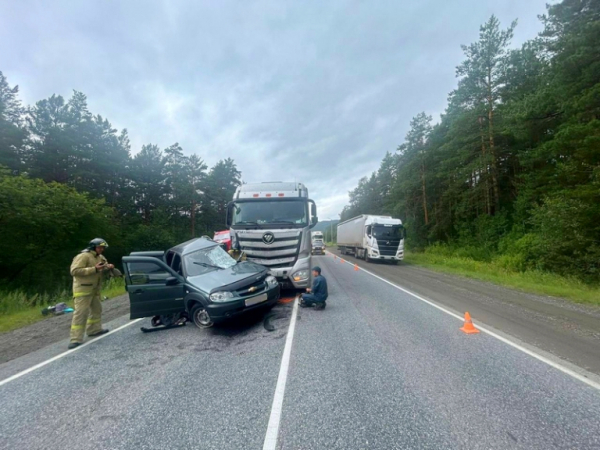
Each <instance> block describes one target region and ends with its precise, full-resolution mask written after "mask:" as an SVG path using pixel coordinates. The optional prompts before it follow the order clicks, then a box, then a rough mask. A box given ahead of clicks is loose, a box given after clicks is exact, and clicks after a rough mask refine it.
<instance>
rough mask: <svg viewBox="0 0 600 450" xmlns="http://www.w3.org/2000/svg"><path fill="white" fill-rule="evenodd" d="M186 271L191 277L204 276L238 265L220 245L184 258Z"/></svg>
mask: <svg viewBox="0 0 600 450" xmlns="http://www.w3.org/2000/svg"><path fill="white" fill-rule="evenodd" d="M183 261H184V264H185V270H186V272H187V274H188V276H190V277H195V276H198V275H203V274H205V273H207V272H212V271H213V270H218V269H228V268H229V267H233V266H235V265H236V264H237V262H236V260H235V259H233V258H232V257H231V256H229V254H228V253H227V252H226V251H225V250H223V248H222V247H221V246H219V245H216V246H214V247H211V248H206V249H203V250H198V251H197V252H194V253H190V254H188V255H185V256H184V257H183Z"/></svg>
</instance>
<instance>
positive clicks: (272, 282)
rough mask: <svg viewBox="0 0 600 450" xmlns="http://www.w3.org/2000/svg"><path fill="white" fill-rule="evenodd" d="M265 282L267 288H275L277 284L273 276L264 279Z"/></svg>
mask: <svg viewBox="0 0 600 450" xmlns="http://www.w3.org/2000/svg"><path fill="white" fill-rule="evenodd" d="M265 281H266V282H267V285H268V286H269V287H273V286H277V284H278V283H279V282H278V281H277V278H275V277H274V276H271V275H269V276H268V277H267V278H265Z"/></svg>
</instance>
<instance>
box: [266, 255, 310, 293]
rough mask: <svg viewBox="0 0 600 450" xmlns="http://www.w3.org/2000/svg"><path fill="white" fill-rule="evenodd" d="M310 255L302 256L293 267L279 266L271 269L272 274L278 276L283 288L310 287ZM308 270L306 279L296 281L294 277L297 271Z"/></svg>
mask: <svg viewBox="0 0 600 450" xmlns="http://www.w3.org/2000/svg"><path fill="white" fill-rule="evenodd" d="M310 262H311V259H310V256H309V257H308V258H300V259H298V260H297V261H296V264H294V266H293V267H278V268H276V269H270V273H271V275H273V276H274V277H275V278H277V281H279V284H280V285H281V289H306V288H307V287H310V270H311V267H310ZM300 270H306V271H307V274H308V277H307V278H306V279H302V280H298V281H295V280H294V279H293V278H292V277H293V275H294V274H295V273H296V272H299V271H300Z"/></svg>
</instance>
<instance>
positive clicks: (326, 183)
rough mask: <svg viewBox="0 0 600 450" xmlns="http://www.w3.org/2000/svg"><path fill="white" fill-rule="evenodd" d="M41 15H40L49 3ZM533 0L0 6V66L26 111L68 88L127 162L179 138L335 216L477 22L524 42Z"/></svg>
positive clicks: (433, 94)
mask: <svg viewBox="0 0 600 450" xmlns="http://www.w3.org/2000/svg"><path fill="white" fill-rule="evenodd" d="M49 5H51V6H49ZM543 12H544V0H531V1H528V2H522V1H517V0H506V1H496V0H464V1H462V2H460V4H457V2H447V1H443V0H435V1H433V0H431V1H422V2H409V1H387V2H385V1H384V2H355V1H337V2H316V1H314V2H310V1H308V2H292V1H289V2H284V1H271V2H236V1H221V2H213V1H205V2H197V1H188V2H174V1H163V2H158V1H156V2H149V1H146V0H138V1H126V2H123V1H112V2H93V1H80V2H72V1H55V2H51V3H48V2H41V1H33V0H21V1H19V2H3V3H2V4H0V55H1V56H2V57H1V58H0V64H1V66H0V70H2V71H4V73H5V74H6V75H7V76H8V77H9V81H10V83H11V84H19V85H20V86H21V93H22V98H23V99H24V100H25V101H26V102H27V103H33V102H34V101H36V100H39V99H41V98H45V97H47V96H49V95H51V94H52V93H57V94H62V95H65V96H69V95H70V93H71V90H72V89H77V90H80V91H83V92H84V93H85V94H86V95H87V96H88V100H89V104H90V108H91V110H92V111H94V112H96V113H100V114H102V115H104V116H106V117H108V118H109V120H111V121H112V123H113V125H115V126H116V127H119V128H128V129H129V132H130V135H131V138H132V143H133V145H134V149H133V150H134V151H137V150H139V148H140V147H141V145H142V144H144V143H148V142H153V143H157V144H159V145H160V146H162V147H166V146H168V145H170V144H172V143H173V142H179V143H180V144H181V145H182V146H183V148H184V151H186V152H188V153H192V152H195V153H199V154H200V155H201V156H202V157H203V158H204V159H205V160H206V161H207V162H208V163H209V164H214V163H215V162H216V161H217V160H218V159H220V158H224V157H232V158H234V159H235V160H236V162H237V163H238V166H239V168H240V169H241V170H242V172H243V177H244V179H245V180H247V181H262V180H275V179H277V180H285V179H296V180H299V181H303V182H305V183H306V184H307V185H308V187H309V189H310V191H311V196H312V197H313V198H315V200H317V202H318V204H319V205H320V206H321V208H320V213H319V215H320V216H321V217H323V218H325V217H335V216H337V213H339V212H340V211H341V208H342V207H343V205H344V204H345V203H346V199H347V197H346V194H347V191H348V190H350V189H352V188H353V187H354V186H355V185H356V182H357V181H358V179H359V178H360V177H362V176H364V175H368V174H369V173H370V172H372V171H373V170H376V169H377V167H378V166H379V163H380V161H381V158H382V157H383V155H384V154H385V152H386V151H394V150H395V149H396V147H397V146H398V144H400V143H401V142H402V140H403V138H404V135H405V134H406V131H407V128H408V123H409V121H410V119H411V117H412V116H414V115H415V114H417V113H418V112H420V111H426V112H428V113H430V114H432V113H433V114H439V112H441V111H443V109H444V106H445V103H446V97H447V94H448V92H450V90H452V89H453V87H454V86H455V84H456V80H455V78H454V68H455V66H456V65H457V64H458V63H459V62H460V61H461V59H462V54H461V50H460V44H466V43H470V42H472V41H474V40H475V39H477V34H478V28H479V25H480V24H481V23H482V22H484V21H485V20H486V19H487V18H488V17H489V16H490V15H491V14H492V13H495V14H496V15H498V16H499V18H500V19H501V20H502V22H503V23H504V24H505V25H507V24H508V23H509V22H510V21H511V20H512V19H514V18H517V17H518V18H519V26H518V28H517V33H516V36H515V40H514V43H515V45H516V44H518V43H520V42H522V41H524V40H526V39H529V38H532V37H534V36H535V34H536V33H537V32H538V31H539V30H540V28H541V26H540V24H539V22H538V20H537V18H536V15H537V14H540V13H543Z"/></svg>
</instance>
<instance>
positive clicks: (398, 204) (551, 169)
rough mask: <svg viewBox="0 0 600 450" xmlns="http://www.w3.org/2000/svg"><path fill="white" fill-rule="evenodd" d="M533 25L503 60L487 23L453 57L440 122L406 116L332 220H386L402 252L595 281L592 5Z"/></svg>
mask: <svg viewBox="0 0 600 450" xmlns="http://www.w3.org/2000/svg"><path fill="white" fill-rule="evenodd" d="M541 20H542V22H543V24H544V31H543V32H542V33H541V34H540V36H539V37H537V38H536V39H533V40H532V41H529V42H526V43H525V44H524V45H523V46H522V47H521V48H520V49H511V48H510V40H511V37H512V34H513V31H514V28H515V26H516V22H513V23H512V24H511V25H510V26H509V27H508V28H507V29H504V30H503V29H502V27H501V25H500V23H499V21H498V19H497V18H496V17H494V16H492V17H491V18H490V20H489V21H487V22H486V23H485V24H484V25H483V26H482V27H481V29H480V35H479V39H478V40H477V41H476V42H474V43H472V44H470V45H466V46H463V47H462V48H463V51H464V54H465V60H464V61H463V62H462V63H461V64H460V65H459V66H458V67H457V71H456V73H457V77H458V86H457V88H456V89H455V90H454V91H453V92H452V93H451V94H450V96H449V104H448V107H447V109H446V112H445V114H443V115H442V117H441V121H440V122H439V123H438V124H436V125H434V126H433V127H432V126H431V125H430V120H431V119H430V118H428V117H427V116H426V114H425V113H420V114H418V115H417V116H415V118H413V120H412V121H411V123H410V130H409V132H408V133H407V135H406V139H405V142H404V143H403V144H401V145H400V146H399V147H398V152H397V154H396V155H394V156H395V157H396V158H395V159H394V163H393V164H392V167H389V161H390V158H391V155H389V154H388V155H386V157H385V159H384V161H383V162H382V166H381V167H382V168H381V169H380V170H379V171H377V172H374V173H373V174H372V175H371V177H365V178H363V179H362V180H360V182H359V184H358V186H357V188H356V189H355V190H353V191H351V192H350V202H349V205H348V206H347V207H346V208H345V209H344V212H343V216H342V218H343V219H347V218H349V217H352V216H355V215H358V214H363V213H372V214H382V213H392V214H394V215H396V216H399V217H400V218H401V219H403V221H404V223H405V225H406V226H407V228H408V229H409V230H410V233H409V240H408V246H409V247H410V248H417V249H419V248H420V249H422V248H425V247H427V246H430V245H433V244H436V243H438V244H439V243H444V244H445V245H444V246H443V247H440V246H435V247H434V248H435V251H436V252H440V251H441V250H440V248H444V252H450V253H451V254H453V255H455V256H459V257H464V258H467V259H469V260H473V261H478V262H482V263H483V262H485V263H492V262H495V264H497V265H498V266H499V267H503V268H506V269H507V270H508V269H510V270H516V271H527V270H542V271H551V272H552V273H559V274H562V275H565V276H568V277H570V276H577V277H579V278H581V279H584V280H586V281H588V282H592V283H598V282H600V270H599V265H600V250H599V247H600V227H599V225H598V224H600V206H599V205H600V182H599V180H600V58H598V49H599V48H600V3H599V2H597V1H592V0H564V1H562V2H561V3H558V4H555V5H550V6H548V11H547V14H546V15H544V16H541ZM384 167H385V170H383V168H384ZM389 180H392V182H391V188H389V189H385V190H384V189H382V188H381V186H382V185H385V186H387V185H389V184H390V182H389Z"/></svg>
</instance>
